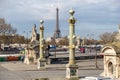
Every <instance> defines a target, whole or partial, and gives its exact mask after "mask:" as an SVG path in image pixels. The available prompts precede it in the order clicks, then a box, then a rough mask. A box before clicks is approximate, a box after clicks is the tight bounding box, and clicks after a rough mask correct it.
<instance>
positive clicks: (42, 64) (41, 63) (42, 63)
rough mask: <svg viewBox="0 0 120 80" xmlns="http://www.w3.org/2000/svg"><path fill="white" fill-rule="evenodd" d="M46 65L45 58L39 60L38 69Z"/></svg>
mask: <svg viewBox="0 0 120 80" xmlns="http://www.w3.org/2000/svg"><path fill="white" fill-rule="evenodd" d="M45 65H46V60H45V59H42V60H38V69H45Z"/></svg>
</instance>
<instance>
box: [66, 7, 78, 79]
mask: <svg viewBox="0 0 120 80" xmlns="http://www.w3.org/2000/svg"><path fill="white" fill-rule="evenodd" d="M69 13H70V15H71V16H70V18H69V20H68V22H69V25H70V28H69V63H68V64H67V65H66V78H67V79H68V80H71V79H73V78H75V80H76V79H79V78H78V65H76V63H75V43H74V42H75V26H74V24H75V22H76V20H75V18H74V17H73V14H74V13H75V11H74V10H72V9H71V10H70V11H69Z"/></svg>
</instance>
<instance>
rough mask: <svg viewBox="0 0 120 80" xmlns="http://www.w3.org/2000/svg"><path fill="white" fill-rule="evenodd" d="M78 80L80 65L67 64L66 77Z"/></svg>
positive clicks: (69, 79)
mask: <svg viewBox="0 0 120 80" xmlns="http://www.w3.org/2000/svg"><path fill="white" fill-rule="evenodd" d="M73 78H74V79H75V80H78V79H79V78H78V65H75V64H74V65H70V64H68V65H66V79H68V80H71V79H73Z"/></svg>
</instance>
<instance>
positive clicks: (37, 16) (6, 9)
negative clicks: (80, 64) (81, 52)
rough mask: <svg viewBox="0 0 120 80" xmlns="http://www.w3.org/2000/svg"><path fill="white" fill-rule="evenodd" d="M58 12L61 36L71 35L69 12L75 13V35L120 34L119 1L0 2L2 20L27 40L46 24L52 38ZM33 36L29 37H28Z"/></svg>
mask: <svg viewBox="0 0 120 80" xmlns="http://www.w3.org/2000/svg"><path fill="white" fill-rule="evenodd" d="M57 7H58V8H59V26H60V30H61V34H62V36H67V35H68V34H69V24H68V22H67V20H68V19H69V17H70V14H69V10H70V9H73V10H75V14H74V17H75V19H76V20H77V22H76V23H75V35H76V36H79V37H81V38H82V37H88V38H89V37H92V38H95V39H99V35H100V34H103V33H105V32H114V31H118V27H119V26H118V25H119V24H120V0H0V18H4V19H5V20H6V22H7V23H9V24H11V25H12V26H13V27H14V28H16V29H17V33H18V34H21V35H24V36H26V34H27V32H28V33H29V31H31V30H32V27H33V24H36V25H37V27H36V28H37V32H38V33H39V26H40V20H41V19H42V20H44V27H45V30H44V36H45V38H47V37H52V36H53V34H54V31H55V27H56V8H57ZM30 36H31V33H29V37H30Z"/></svg>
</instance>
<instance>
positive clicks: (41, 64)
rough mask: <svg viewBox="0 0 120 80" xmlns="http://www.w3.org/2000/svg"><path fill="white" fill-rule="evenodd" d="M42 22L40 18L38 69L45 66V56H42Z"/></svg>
mask: <svg viewBox="0 0 120 80" xmlns="http://www.w3.org/2000/svg"><path fill="white" fill-rule="evenodd" d="M43 23H44V21H43V20H40V34H39V35H40V37H39V38H40V39H39V42H40V46H39V48H40V50H39V55H40V58H39V59H38V69H43V68H45V64H46V60H45V57H44V27H43Z"/></svg>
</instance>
